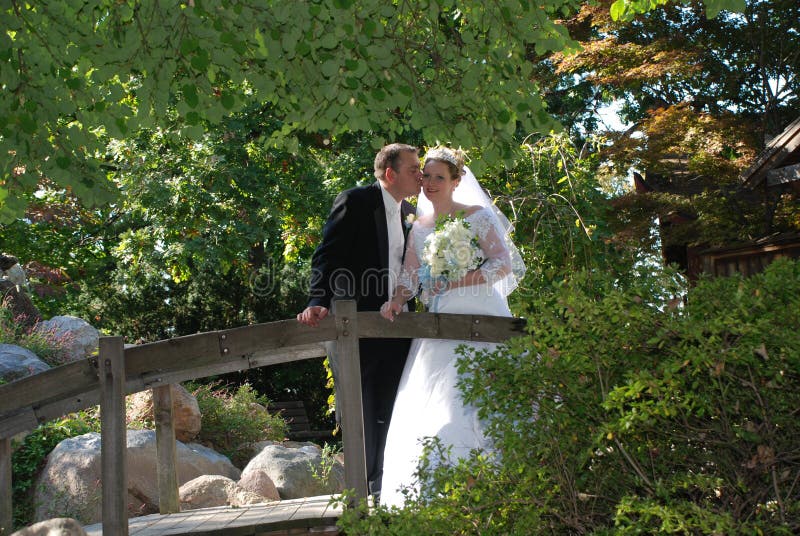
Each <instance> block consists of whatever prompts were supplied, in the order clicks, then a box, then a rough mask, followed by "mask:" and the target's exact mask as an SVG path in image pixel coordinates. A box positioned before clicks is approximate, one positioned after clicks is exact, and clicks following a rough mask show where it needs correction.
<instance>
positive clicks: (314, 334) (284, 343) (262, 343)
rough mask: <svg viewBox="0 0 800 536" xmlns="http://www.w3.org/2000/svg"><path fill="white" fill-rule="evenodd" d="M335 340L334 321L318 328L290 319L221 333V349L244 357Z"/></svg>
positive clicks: (324, 323)
mask: <svg viewBox="0 0 800 536" xmlns="http://www.w3.org/2000/svg"><path fill="white" fill-rule="evenodd" d="M335 338H336V326H335V325H334V320H333V319H332V318H326V319H323V320H322V321H321V322H320V323H319V326H317V327H315V328H312V327H309V326H306V325H304V324H301V323H299V322H298V321H297V320H295V319H291V320H280V321H278V322H270V323H267V324H254V325H252V326H243V327H240V328H234V329H228V330H225V331H223V332H220V346H221V347H222V351H223V352H225V353H230V354H231V355H245V354H252V353H254V352H264V351H269V350H279V349H287V348H293V347H295V346H304V345H307V344H315V343H317V344H319V343H323V342H325V341H332V340H334V339H335Z"/></svg>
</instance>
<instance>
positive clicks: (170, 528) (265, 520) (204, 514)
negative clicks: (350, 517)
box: [85, 495, 342, 536]
mask: <svg viewBox="0 0 800 536" xmlns="http://www.w3.org/2000/svg"><path fill="white" fill-rule="evenodd" d="M330 498H331V497H330V495H320V496H318V497H306V498H303V499H290V500H285V501H275V502H269V503H262V504H254V505H249V506H242V507H239V508H231V507H229V506H218V507H215V508H202V509H199V510H189V511H186V512H179V513H177V514H166V515H161V514H152V515H148V516H141V517H132V518H130V520H129V521H128V533H129V536H161V535H167V534H169V535H179V534H202V535H204V536H212V535H214V536H223V535H224V536H261V535H264V536H266V535H273V534H274V535H275V536H278V535H281V534H306V533H309V532H311V533H315V534H338V531H337V530H336V520H337V519H338V518H339V516H340V514H341V512H342V511H341V508H340V507H338V506H337V507H332V506H329V501H330ZM85 529H86V532H87V533H88V534H89V536H102V534H103V528H102V525H101V524H100V523H98V524H96V525H90V526H88V527H85Z"/></svg>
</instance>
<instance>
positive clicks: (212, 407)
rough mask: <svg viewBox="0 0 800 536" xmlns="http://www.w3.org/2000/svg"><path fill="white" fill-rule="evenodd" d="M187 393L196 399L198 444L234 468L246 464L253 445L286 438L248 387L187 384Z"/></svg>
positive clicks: (283, 427) (262, 401) (263, 400)
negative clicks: (207, 448) (205, 444)
mask: <svg viewBox="0 0 800 536" xmlns="http://www.w3.org/2000/svg"><path fill="white" fill-rule="evenodd" d="M187 389H189V390H191V391H192V394H194V396H195V397H196V398H197V404H198V405H199V406H200V414H201V415H202V423H201V428H200V434H199V436H198V441H200V442H202V443H207V444H209V445H211V446H212V447H213V448H214V449H216V450H217V451H218V452H220V453H221V454H224V455H225V456H227V457H229V458H230V459H231V461H232V462H233V464H234V465H236V466H237V467H240V468H241V467H243V466H244V464H246V463H247V462H248V461H249V460H250V457H251V456H252V454H253V451H252V444H253V443H255V442H256V441H265V440H273V441H280V440H282V439H283V438H284V437H285V435H286V430H287V426H286V421H284V420H283V419H282V418H281V417H280V416H278V415H270V414H269V413H267V410H266V407H267V405H268V404H269V401H268V400H267V399H266V397H263V396H260V395H259V394H258V393H256V391H254V390H253V388H252V387H251V386H250V385H249V384H246V383H245V384H242V385H240V386H238V387H235V388H232V387H220V385H219V383H211V384H189V385H187Z"/></svg>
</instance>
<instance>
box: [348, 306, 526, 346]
mask: <svg viewBox="0 0 800 536" xmlns="http://www.w3.org/2000/svg"><path fill="white" fill-rule="evenodd" d="M358 318H359V335H360V336H361V337H365V338H383V337H409V338H425V339H454V340H463V341H480V342H503V341H506V340H508V339H510V338H512V337H519V336H522V335H526V334H527V330H526V324H527V322H526V321H525V319H522V318H506V317H497V316H484V315H456V314H444V313H411V314H409V313H402V314H400V315H399V316H398V317H397V318H395V320H394V322H391V323H390V322H388V321H387V320H386V319H385V318H383V317H382V316H380V313H376V312H375V313H374V312H361V313H358Z"/></svg>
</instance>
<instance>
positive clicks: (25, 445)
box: [11, 407, 100, 529]
mask: <svg viewBox="0 0 800 536" xmlns="http://www.w3.org/2000/svg"><path fill="white" fill-rule="evenodd" d="M99 431H100V413H99V407H94V408H91V409H87V410H83V411H80V412H78V413H72V414H70V415H67V416H66V417H64V418H62V419H58V420H55V421H51V422H48V423H45V424H42V425H41V426H39V427H38V428H36V430H34V431H33V432H31V433H30V434H28V435H27V436H26V437H25V439H24V440H23V441H22V442H21V444H19V445H15V449H14V453H13V455H12V457H11V472H12V480H13V483H14V485H13V493H14V497H13V504H14V528H15V529H16V528H21V527H24V526H27V525H30V524H31V523H33V510H34V505H33V495H32V490H33V483H34V480H35V479H36V475H37V474H38V473H39V471H40V470H41V469H42V467H43V466H44V462H45V459H46V458H47V455H48V454H50V451H52V450H53V449H54V448H55V447H56V445H58V444H59V443H60V442H61V441H63V440H65V439H68V438H70V437H75V436H79V435H82V434H88V433H89V432H99Z"/></svg>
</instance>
